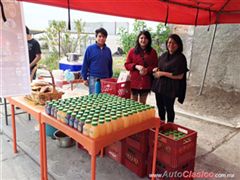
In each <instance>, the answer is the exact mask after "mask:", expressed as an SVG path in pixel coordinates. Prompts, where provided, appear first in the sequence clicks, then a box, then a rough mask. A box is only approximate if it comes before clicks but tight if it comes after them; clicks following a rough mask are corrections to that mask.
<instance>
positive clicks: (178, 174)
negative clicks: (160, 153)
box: [149, 171, 234, 178]
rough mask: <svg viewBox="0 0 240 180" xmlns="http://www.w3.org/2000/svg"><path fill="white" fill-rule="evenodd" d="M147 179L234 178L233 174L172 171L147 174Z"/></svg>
mask: <svg viewBox="0 0 240 180" xmlns="http://www.w3.org/2000/svg"><path fill="white" fill-rule="evenodd" d="M149 177H155V178H156V177H157V178H226V177H227V178H234V174H229V173H228V174H227V173H214V172H206V171H200V172H194V171H184V172H179V171H174V172H167V171H164V172H163V173H161V174H149Z"/></svg>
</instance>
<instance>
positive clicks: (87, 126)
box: [83, 120, 91, 136]
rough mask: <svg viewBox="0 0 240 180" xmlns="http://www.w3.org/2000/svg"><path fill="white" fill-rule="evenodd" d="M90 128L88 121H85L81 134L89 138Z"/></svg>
mask: <svg viewBox="0 0 240 180" xmlns="http://www.w3.org/2000/svg"><path fill="white" fill-rule="evenodd" d="M90 128H91V121H90V120H86V121H85V124H84V126H83V134H84V135H86V136H89V130H90Z"/></svg>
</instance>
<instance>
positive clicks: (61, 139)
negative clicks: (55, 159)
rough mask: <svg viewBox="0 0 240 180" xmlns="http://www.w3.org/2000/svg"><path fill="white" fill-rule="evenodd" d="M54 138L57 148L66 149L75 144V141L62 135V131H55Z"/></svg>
mask: <svg viewBox="0 0 240 180" xmlns="http://www.w3.org/2000/svg"><path fill="white" fill-rule="evenodd" d="M54 137H55V138H56V140H57V143H58V146H59V147H62V148H66V147H71V146H73V145H74V144H75V141H74V140H73V139H72V138H70V137H68V136H67V135H66V134H64V133H63V132H62V131H59V130H57V131H55V133H54Z"/></svg>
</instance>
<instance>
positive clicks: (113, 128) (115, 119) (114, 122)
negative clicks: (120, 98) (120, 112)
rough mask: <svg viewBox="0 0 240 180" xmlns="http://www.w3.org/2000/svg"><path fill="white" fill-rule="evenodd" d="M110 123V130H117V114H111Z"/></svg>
mask: <svg viewBox="0 0 240 180" xmlns="http://www.w3.org/2000/svg"><path fill="white" fill-rule="evenodd" d="M111 124H112V131H113V132H116V131H117V130H118V126H117V116H115V115H114V116H112V120H111Z"/></svg>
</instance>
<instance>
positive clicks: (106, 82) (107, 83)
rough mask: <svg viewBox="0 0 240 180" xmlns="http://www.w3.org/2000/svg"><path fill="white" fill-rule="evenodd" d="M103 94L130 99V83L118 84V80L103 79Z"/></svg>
mask: <svg viewBox="0 0 240 180" xmlns="http://www.w3.org/2000/svg"><path fill="white" fill-rule="evenodd" d="M101 91H102V93H108V94H114V95H117V96H120V97H123V98H130V96H131V87H130V81H126V82H121V83H117V79H116V78H106V79H101Z"/></svg>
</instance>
